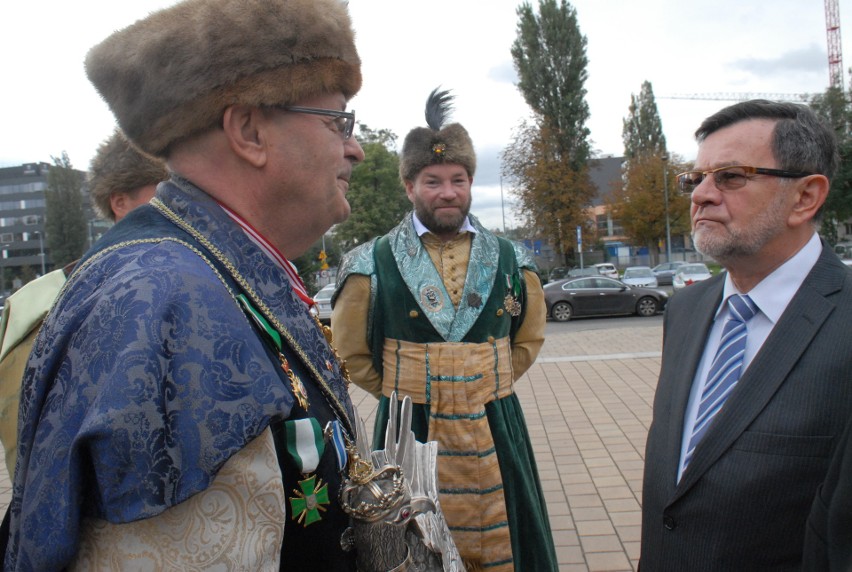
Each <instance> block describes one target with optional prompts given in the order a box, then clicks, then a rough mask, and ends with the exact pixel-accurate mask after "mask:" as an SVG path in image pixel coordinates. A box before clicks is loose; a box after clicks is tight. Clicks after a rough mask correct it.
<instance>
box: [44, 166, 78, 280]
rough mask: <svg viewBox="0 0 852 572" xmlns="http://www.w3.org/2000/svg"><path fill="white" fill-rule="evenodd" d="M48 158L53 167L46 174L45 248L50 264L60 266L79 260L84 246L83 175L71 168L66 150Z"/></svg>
mask: <svg viewBox="0 0 852 572" xmlns="http://www.w3.org/2000/svg"><path fill="white" fill-rule="evenodd" d="M51 159H53V164H54V167H53V168H51V169H50V171H49V172H48V175H47V191H45V202H46V208H45V217H46V218H45V224H44V229H45V235H46V236H45V245H46V246H47V248H48V250H49V251H50V258H51V260H52V261H53V264H54V265H58V266H61V265H65V264H68V263H69V262H73V261H74V260H77V259H78V258H80V256H82V254H83V252H84V250H85V246H86V215H85V213H84V212H83V193H82V189H83V181H84V174H83V173H82V172H80V171H77V170H75V169H74V167H73V166H72V165H71V160H70V159H69V158H68V154H67V153H66V152H65V151H63V152H62V156H61V157H59V158H57V157H51Z"/></svg>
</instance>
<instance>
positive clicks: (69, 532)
mask: <svg viewBox="0 0 852 572" xmlns="http://www.w3.org/2000/svg"><path fill="white" fill-rule="evenodd" d="M158 201H159V207H158V206H157V204H156V203H158ZM154 203H155V204H154V206H150V205H146V206H144V207H141V208H139V209H137V210H136V211H134V212H133V213H131V214H130V215H129V216H128V217H127V218H126V219H124V220H123V221H121V222H120V223H119V224H117V225H116V226H114V227H113V228H112V229H111V230H110V231H109V232H108V233H107V234H106V235H105V236H104V237H103V238H102V239H101V241H99V242H98V244H96V245H95V247H93V250H92V251H90V252H89V253H87V255H86V257H85V258H84V260H83V261H81V263H80V265H78V267H77V269H76V271H75V273H74V274H73V275H72V276H71V277H70V278H69V281H68V283H67V285H66V287H65V289H64V290H63V292H62V294H61V295H60V297H59V299H58V300H57V303H56V304H55V306H54V307H53V309H52V310H51V312H50V314H49V315H48V317H47V320H46V321H45V324H44V326H43V328H42V329H41V332H40V334H39V336H38V339H37V341H36V344H35V346H34V349H33V352H32V354H31V356H30V360H29V363H28V366H27V370H26V373H25V379H24V384H23V388H22V395H21V410H20V425H19V456H18V463H17V468H16V472H15V486H14V492H13V498H12V502H11V505H10V510H11V516H12V521H11V523H12V524H11V537H10V541H9V549H8V551H7V556H6V562H5V564H6V569H11V570H52V569H62V568H63V567H65V566H67V565H68V563H69V562H71V561H72V560H73V558H74V555H75V553H76V550H77V548H78V543H79V532H80V523H81V519H83V518H86V517H92V518H96V519H102V520H106V521H108V522H110V523H126V522H133V521H137V520H140V519H146V518H149V517H152V516H155V515H158V514H160V513H162V512H163V511H164V510H166V509H168V508H170V507H173V506H175V505H177V504H179V503H181V502H183V501H185V500H186V499H188V498H189V497H191V496H192V495H194V494H196V493H198V492H200V491H203V490H205V489H206V488H207V487H208V486H209V485H210V483H211V481H212V480H213V478H214V477H215V475H216V473H217V471H218V470H219V469H220V468H221V467H222V465H223V464H224V463H225V462H226V461H227V460H228V459H229V458H230V457H231V456H232V455H234V454H235V453H237V452H239V451H240V450H241V449H242V448H243V447H244V446H245V445H246V444H247V443H249V442H251V441H252V440H253V439H255V438H256V437H258V436H259V435H260V434H261V433H262V432H263V431H264V430H265V429H266V428H267V427H270V424H271V423H272V424H273V426H274V423H276V422H280V421H282V420H284V419H288V418H294V417H316V418H317V419H318V420H319V422H320V426H321V427H323V426H324V425H325V423H326V422H327V421H329V420H333V419H337V420H338V421H339V422H340V423H341V424H342V426H343V429H344V431H345V432H347V433H349V435H350V436H351V435H352V426H351V419H353V418H354V417H353V411H352V406H351V403H350V401H349V396H348V393H347V389H346V385H345V383H344V381H343V377H342V375H341V372H340V369H339V366H338V363H337V360H336V359H335V356H334V354H333V351H332V350H331V348H330V347H329V345H328V343H327V342H326V340H325V338H324V336H323V335H322V332H321V331H320V330H319V328H318V327H317V324H316V323H315V322H314V320H313V319H312V318H311V316H310V315H309V313H308V310H307V308H306V307H305V305H304V303H303V302H302V301H301V300H300V299H299V298H298V297H297V296H296V295H295V293H294V292H293V290H292V289H291V287H290V284H289V282H288V279H287V278H286V276H285V274H284V272H283V271H282V270H281V269H280V268H279V267H277V266H276V265H275V264H274V263H273V262H272V261H271V260H270V259H269V258H268V257H267V256H266V255H265V254H264V253H263V252H262V251H261V250H260V249H259V248H258V247H257V246H256V245H255V244H254V243H253V242H251V241H250V240H249V238H248V237H247V236H246V235H245V234H244V232H243V231H242V230H241V229H240V227H239V226H238V225H237V224H236V223H234V222H233V221H232V220H231V219H230V218H229V217H228V216H227V214H226V213H225V212H224V211H223V210H222V209H221V208H220V207H219V206H218V204H216V202H215V201H214V200H213V199H211V198H210V197H209V196H208V195H206V194H205V193H203V192H202V191H200V190H199V189H197V188H195V187H194V186H192V185H191V184H190V183H189V182H187V181H185V180H182V179H179V178H177V177H174V178H173V179H172V181H169V182H166V183H162V184H161V185H160V187H159V189H158V192H157V196H156V198H155V199H154ZM211 253H215V255H212V254H211ZM200 254H204V256H203V257H202V256H200ZM214 258H219V260H218V261H215V263H212V264H211V260H212V259H214ZM229 274H233V275H234V276H237V277H239V278H238V279H235V277H234V276H231V275H229ZM236 293H243V294H245V295H246V296H247V297H248V298H249V299H250V300H251V302H252V304H253V305H254V307H255V308H258V309H260V310H261V311H262V312H263V313H264V315H265V317H266V319H267V320H268V321H269V322H271V323H272V324H273V325H275V326H276V327H277V329H278V330H279V332H280V333H281V335H282V338H283V341H284V353H285V354H286V355H287V357H288V359H289V361H290V364H291V367H292V368H293V370H294V371H295V372H296V373H297V375H298V376H299V377H300V379H301V380H302V381H303V383H304V384H305V386H306V387H307V392H308V397H309V401H310V407H309V411H304V410H302V409H301V408H300V407H299V406H298V405H297V404H296V401H295V399H294V396H293V392H292V389H291V387H290V385H289V383H287V377H286V375H284V374H283V373H282V371H281V368H280V367H279V365H278V361H277V360H276V357H277V356H276V354H275V352H273V351H271V350H270V347H269V344H268V343H267V340H266V339H264V337H263V336H262V335H261V334H260V332H259V330H258V328H257V327H256V326H255V325H254V324H253V323H252V322H251V321H250V319H249V318H248V317H247V315H246V313H245V312H244V311H243V310H242V309H241V307H240V305H239V304H238V302H237V301H236V298H235V297H234V296H235V294H236ZM280 456H281V455H280V454H279V457H280ZM329 456H330V457H331V458H332V459H333V458H334V455H333V451H331V450H330V448H329V451H327V455H326V456H325V457H323V459H324V460H323V462H322V463H321V465H320V468H319V470H318V472H323V471H325V473H327V474H322V475H321V476H322V477H324V479H323V480H324V481H325V482H329V481H330V486H331V488H332V490H331V491H330V494H331V497H332V498H333V499H336V496H337V495H336V492H337V491H336V490H335V489H334V485H335V482H336V481H335V479H336V478H339V475H335V474H334V473H335V472H336V471H335V470H334V469H336V468H337V466H336V462H335V461H333V460H332V461H329V460H328V457H329ZM279 463H280V464H281V468H282V473H284V474H285V487H290V488H292V485H293V484H294V483H295V481H296V479H297V478H298V471H291V472H293V473H295V474H294V475H291V477H290V478H289V479H288V478H287V471H286V470H285V469H287V468H288V467H291V466H292V465H288V464H287V461H282V460H280V459H279ZM287 492H288V493H289V492H290V490H289V489H288V490H287ZM332 504H333V505H334V504H336V500H335V501H333V502H332ZM338 512H340V511H337V510H336V507H334V506H333V507H331V508H330V510H329V513H332V514H329V515H328V516H326V517H325V519H324V521H323V522H322V523H320V524H318V525H315V526H314V528H313V529H311V528H304V527H302V526H301V525H296V524H295V523H291V522H288V525H287V526H288V528H287V532H286V533H285V535H284V537H285V539H284V542H285V548H286V546H287V542H288V540H289V541H290V542H299V543H301V544H302V545H303V546H309V545H311V546H312V545H314V544H316V543H317V542H319V543H321V542H324V541H327V542H328V543H329V546H328V547H326V546H319V548H318V550H317V553H318V554H319V556H318V557H319V558H322V557H323V556H322V554H323V553H324V552H325V553H329V551H332V553H333V558H334V562H340V561H346V560H348V558H344V557H341V556H340V555H339V554H338V553H337V552H333V550H337V551H339V545H340V543H339V533H342V529H343V527H345V524H346V520H345V517H344V516H341V514H337V513H338ZM289 520H290V519H288V521H289ZM291 531H292V534H291ZM305 535H307V536H305ZM310 535H315V536H318V537H319V540H317V538H313V537H311V536H310ZM335 544H336V548H335V547H334V545H335ZM302 554H303V555H304V560H305V561H306V562H307V563H308V564H305V566H306V567H308V566H310V565H311V564H310V560H311V558H312V556H310V554H309V553H308V552H307V551H306V552H302ZM328 557H329V558H332V556H328ZM347 568H351V566H349V565H348V564H345V565H341V568H340V569H347ZM288 569H292V568H288ZM308 569H310V568H308ZM323 569H331V567H330V566H329V567H324V568H323Z"/></svg>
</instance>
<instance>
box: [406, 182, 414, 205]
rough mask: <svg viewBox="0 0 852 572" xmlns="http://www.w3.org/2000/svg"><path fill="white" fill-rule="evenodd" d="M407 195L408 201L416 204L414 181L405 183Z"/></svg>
mask: <svg viewBox="0 0 852 572" xmlns="http://www.w3.org/2000/svg"><path fill="white" fill-rule="evenodd" d="M404 184H405V194H406V195H408V200H409V201H411V202H412V204H413V203H414V181H404Z"/></svg>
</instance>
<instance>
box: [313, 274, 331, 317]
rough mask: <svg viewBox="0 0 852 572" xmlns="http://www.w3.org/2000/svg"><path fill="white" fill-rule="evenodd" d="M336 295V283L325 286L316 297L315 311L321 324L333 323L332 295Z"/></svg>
mask: <svg viewBox="0 0 852 572" xmlns="http://www.w3.org/2000/svg"><path fill="white" fill-rule="evenodd" d="M332 294H334V282H332V283H331V284H328V285H326V286H323V287H322V288H321V289H320V291H319V292H317V293H316V294H315V295H314V309H315V310H316V312H317V316H318V317H319V319H320V322H322V323H323V324H328V323H329V322H331V295H332Z"/></svg>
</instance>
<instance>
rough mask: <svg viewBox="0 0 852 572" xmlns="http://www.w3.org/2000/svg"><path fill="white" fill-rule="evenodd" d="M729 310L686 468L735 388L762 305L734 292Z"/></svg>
mask: <svg viewBox="0 0 852 572" xmlns="http://www.w3.org/2000/svg"><path fill="white" fill-rule="evenodd" d="M728 309H729V310H730V313H731V316H730V318H729V319H728V321H727V322H725V327H724V329H723V330H722V339H721V341H720V342H719V349H718V350H717V351H716V357H714V358H713V363H712V364H711V365H710V371H709V372H708V373H707V380H706V381H705V382H704V389H703V390H702V391H701V401H700V402H699V404H698V415H697V417H696V419H695V426H694V427H693V428H692V436H691V437H690V439H689V448H688V449H687V451H686V459H685V461H684V463H683V467H684V469H685V468H686V466H687V465H688V464H689V461H691V460H692V454H693V453H694V452H695V446H696V445H698V442H699V441H701V439H702V437H704V433H706V432H707V428H708V427H710V424H711V422H712V421H713V417H715V415H716V414H717V413H718V412H719V410H721V409H722V405H724V403H725V400H726V399H727V398H728V395H730V394H731V392H732V391H733V390H734V386H736V385H737V381H739V379H740V373H742V369H743V355H745V348H746V336H747V334H748V331H747V330H746V322H748V321H749V320H750V319H752V318H753V317H754V315H755V314H757V311H758V308H757V306H756V305H755V303H754V302H752V301H751V298H749V297H748V296H742V295H740V294H734V295H733V296H731V297H730V298H728Z"/></svg>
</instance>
